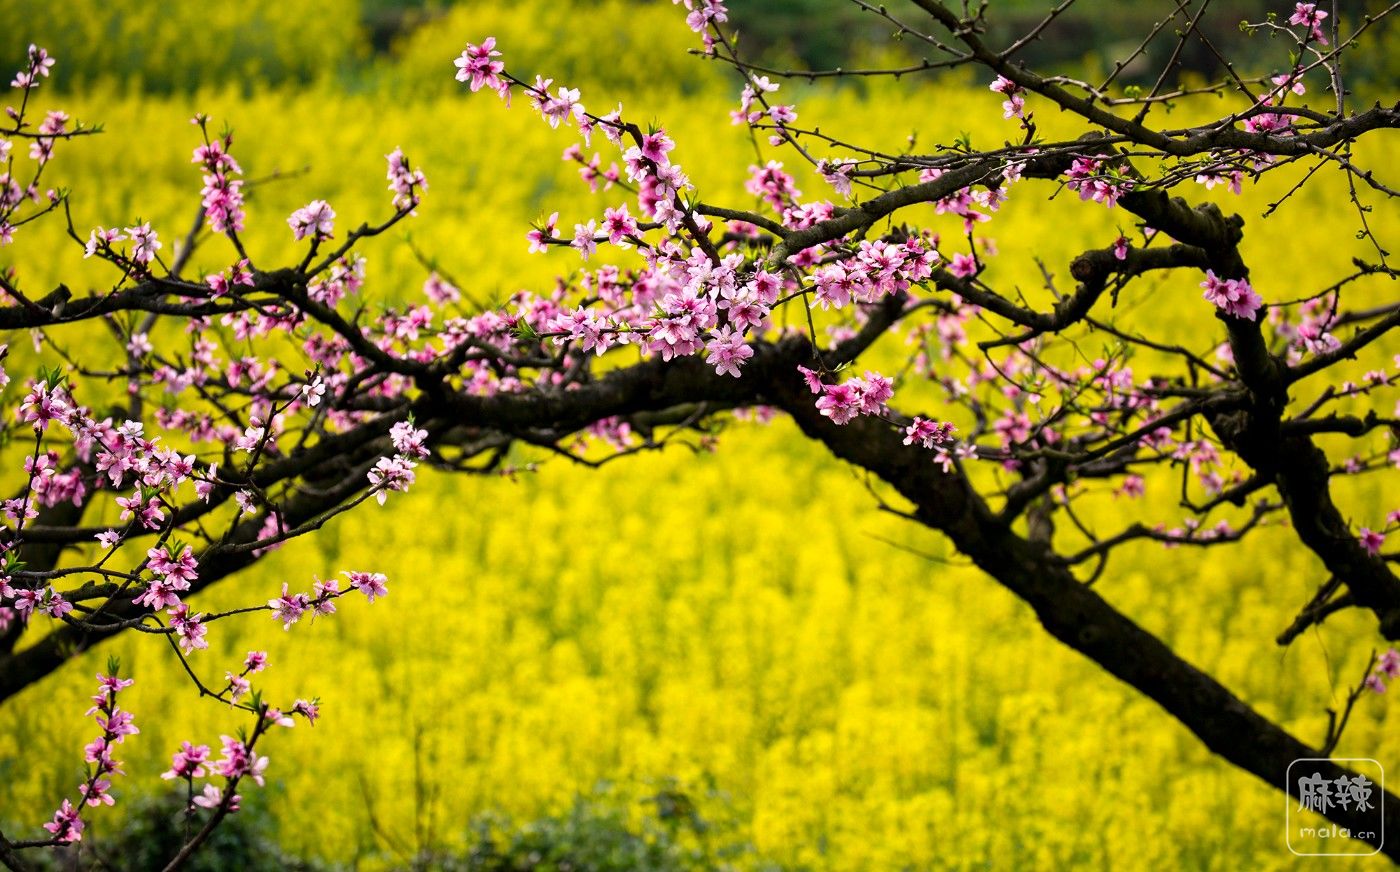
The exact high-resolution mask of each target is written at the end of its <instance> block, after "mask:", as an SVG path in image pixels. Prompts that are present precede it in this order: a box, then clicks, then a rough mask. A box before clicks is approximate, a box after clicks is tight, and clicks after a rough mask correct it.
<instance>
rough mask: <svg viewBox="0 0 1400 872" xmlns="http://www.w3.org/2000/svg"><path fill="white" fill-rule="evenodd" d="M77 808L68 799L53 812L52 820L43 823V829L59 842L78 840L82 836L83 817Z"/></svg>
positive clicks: (80, 839)
mask: <svg viewBox="0 0 1400 872" xmlns="http://www.w3.org/2000/svg"><path fill="white" fill-rule="evenodd" d="M79 815H80V812H79V810H78V809H76V808H74V807H73V804H72V803H70V802H69V801H68V800H66V799H65V800H63V805H61V806H59V808H58V811H56V812H54V813H53V820H52V821H51V822H49V823H46V824H44V829H46V830H48V831H49V832H50V833H52V834H53V837H54V838H55V839H57V840H58V841H60V842H79V841H82V838H83V819H82V818H81V817H80V816H79Z"/></svg>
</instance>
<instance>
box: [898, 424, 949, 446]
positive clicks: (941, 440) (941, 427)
mask: <svg viewBox="0 0 1400 872" xmlns="http://www.w3.org/2000/svg"><path fill="white" fill-rule="evenodd" d="M953 429H954V428H953V425H952V424H950V423H948V422H946V421H945V422H943V423H939V422H937V421H930V420H929V419H927V418H920V417H916V418H915V419H914V423H912V424H910V425H909V426H908V427H905V428H904V444H905V445H913V444H914V443H915V442H917V443H919V444H920V445H922V446H923V447H925V448H934V447H935V446H938V445H943V444H945V443H948V442H951V441H953Z"/></svg>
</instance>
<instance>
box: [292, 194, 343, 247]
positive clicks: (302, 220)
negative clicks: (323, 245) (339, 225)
mask: <svg viewBox="0 0 1400 872" xmlns="http://www.w3.org/2000/svg"><path fill="white" fill-rule="evenodd" d="M287 224H288V225H289V226H290V227H291V228H292V237H293V238H294V239H297V240H301V239H305V238H306V237H308V236H311V237H313V238H314V239H316V240H317V241H320V240H322V239H330V238H331V236H332V235H333V232H334V230H335V210H333V209H332V208H331V207H330V204H329V203H327V202H326V201H325V200H312V201H311V202H310V203H307V204H306V205H305V206H302V207H301V208H300V209H298V210H296V211H295V212H293V213H292V214H291V216H290V217H289V218H288V219H287Z"/></svg>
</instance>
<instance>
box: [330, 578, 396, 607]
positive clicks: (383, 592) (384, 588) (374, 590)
mask: <svg viewBox="0 0 1400 872" xmlns="http://www.w3.org/2000/svg"><path fill="white" fill-rule="evenodd" d="M341 575H343V576H345V577H346V578H348V579H350V586H351V587H353V588H355V590H358V591H359V592H360V593H362V594H364V595H365V599H367V600H369V601H370V602H374V598H375V597H380V596H388V595H389V588H388V585H387V584H386V582H387V581H388V579H387V578H385V577H384V574H383V573H379V572H342V573H341Z"/></svg>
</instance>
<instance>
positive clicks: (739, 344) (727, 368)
mask: <svg viewBox="0 0 1400 872" xmlns="http://www.w3.org/2000/svg"><path fill="white" fill-rule="evenodd" d="M705 352H706V353H707V354H708V355H709V361H710V365H711V366H713V367H714V368H715V373H716V374H718V375H732V376H734V377H735V378H738V377H739V367H741V366H743V365H744V363H745V362H746V361H748V359H749V358H751V357H753V349H752V348H750V347H749V346H748V345H747V344H746V343H745V342H744V334H743V332H742V331H736V330H734V329H733V328H732V327H721V328H719V329H718V330H716V331H715V332H714V334H713V335H712V336H711V338H710V341H709V342H708V343H706V344H705Z"/></svg>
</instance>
